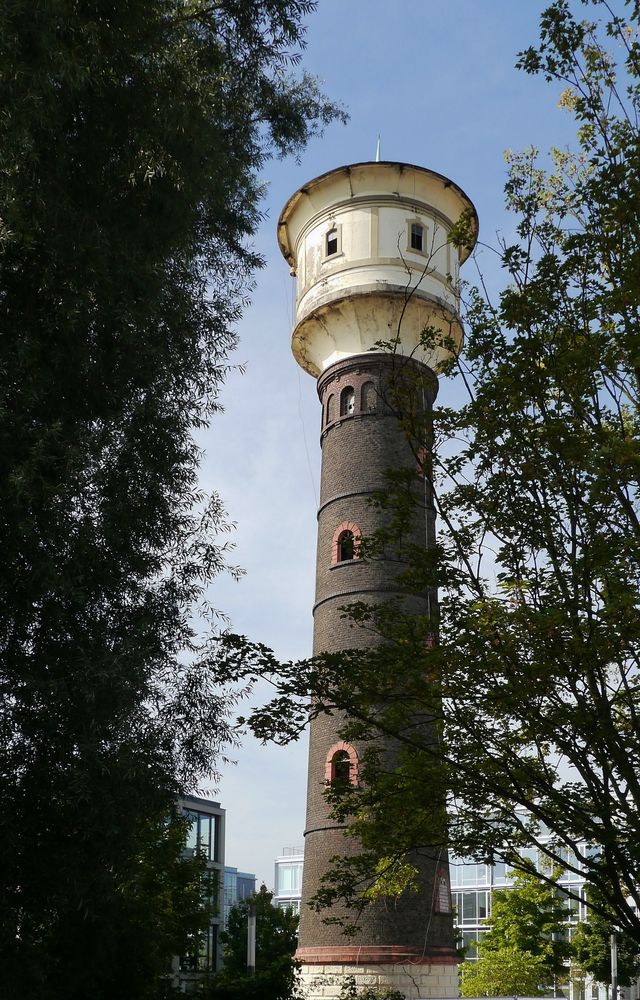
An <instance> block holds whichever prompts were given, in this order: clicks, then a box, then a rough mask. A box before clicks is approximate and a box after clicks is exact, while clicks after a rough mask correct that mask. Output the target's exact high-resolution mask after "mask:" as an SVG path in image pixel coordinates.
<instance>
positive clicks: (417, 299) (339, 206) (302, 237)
mask: <svg viewBox="0 0 640 1000" xmlns="http://www.w3.org/2000/svg"><path fill="white" fill-rule="evenodd" d="M463 212H466V213H467V215H468V218H469V224H470V230H471V241H470V242H471V244H472V245H473V244H474V243H475V240H476V238H477V232H478V220H477V215H476V210H475V208H474V206H473V204H472V203H471V201H470V200H469V198H467V196H466V194H465V193H464V191H462V190H461V189H460V188H459V187H458V186H457V185H456V184H454V183H453V181H450V180H448V179H447V178H446V177H443V176H442V174H437V173H435V172H434V171H432V170H426V169H425V168H424V167H416V166H412V165H411V164H407V163H391V162H385V161H382V162H369V163H354V164H352V165H350V166H344V167H338V168H337V169H336V170H331V171H329V172H328V173H326V174H321V176H320V177H316V178H315V179H314V180H312V181H310V182H309V183H308V184H306V185H305V186H304V187H302V188H300V190H299V191H297V192H296V193H295V194H294V195H293V196H292V197H291V198H290V199H289V201H288V202H287V204H286V205H285V207H284V208H283V210H282V213H281V215H280V219H279V222H278V242H279V244H280V249H281V250H282V253H283V254H284V256H285V258H286V259H287V261H288V262H289V264H290V265H291V270H292V274H295V275H296V276H297V279H298V291H297V298H296V319H295V323H294V329H293V335H292V349H293V353H294V355H295V358H296V360H297V362H298V364H300V365H301V366H302V367H303V368H304V369H305V371H307V372H309V373H310V374H311V375H314V376H318V375H320V374H321V372H323V371H324V369H325V368H327V367H328V366H329V365H330V364H333V362H335V361H339V360H341V359H342V358H347V357H349V356H351V355H354V354H364V353H366V352H368V351H372V350H374V351H375V350H385V348H384V347H381V346H376V345H379V343H380V342H390V341H396V338H397V344H396V347H395V350H397V351H399V352H400V353H402V354H404V355H411V356H414V357H417V358H418V359H419V360H421V361H423V362H424V363H425V364H428V365H429V367H431V368H433V369H434V370H437V369H438V368H439V366H440V364H441V363H442V361H443V360H444V358H445V357H446V356H447V354H448V353H449V352H448V350H447V348H446V347H445V346H436V347H431V346H428V347H425V346H424V345H423V343H422V342H421V341H422V334H423V331H424V330H425V328H427V327H428V328H435V329H436V330H438V331H439V332H440V333H441V335H442V337H443V338H444V339H450V340H451V341H452V342H453V343H454V344H456V345H457V344H459V343H460V341H461V340H462V327H461V325H460V321H459V318H458V290H457V289H458V269H459V265H460V264H462V263H463V262H464V261H465V260H466V258H467V257H468V256H469V253H470V252H471V249H472V245H471V246H469V247H468V248H464V249H460V250H458V249H457V248H456V247H454V246H453V245H452V244H450V243H449V242H448V236H449V232H450V230H451V227H452V226H453V225H454V224H455V223H456V222H457V221H458V219H459V218H460V216H461V215H462V213H463ZM436 339H439V338H436ZM387 350H388V348H387Z"/></svg>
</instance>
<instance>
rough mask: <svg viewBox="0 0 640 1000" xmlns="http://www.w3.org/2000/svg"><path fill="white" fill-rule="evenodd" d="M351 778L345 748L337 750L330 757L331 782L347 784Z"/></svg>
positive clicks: (349, 764)
mask: <svg viewBox="0 0 640 1000" xmlns="http://www.w3.org/2000/svg"><path fill="white" fill-rule="evenodd" d="M350 778H351V760H350V759H349V754H348V753H347V751H346V750H338V751H337V753H334V755H333V757H332V758H331V784H332V785H348V784H349V782H350Z"/></svg>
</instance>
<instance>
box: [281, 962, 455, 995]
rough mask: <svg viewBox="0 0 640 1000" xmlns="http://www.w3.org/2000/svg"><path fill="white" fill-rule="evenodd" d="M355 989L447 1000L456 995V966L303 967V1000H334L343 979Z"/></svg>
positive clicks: (408, 964) (406, 964)
mask: <svg viewBox="0 0 640 1000" xmlns="http://www.w3.org/2000/svg"><path fill="white" fill-rule="evenodd" d="M349 977H350V978H352V979H353V980H354V982H355V985H356V989H358V990H360V989H362V988H363V987H369V988H373V989H377V990H380V992H384V991H385V990H397V991H398V992H399V993H401V994H402V996H404V997H406V998H407V1000H432V998H441V1000H450V998H453V997H457V996H459V989H458V967H457V965H450V964H447V965H440V964H436V963H433V964H431V965H422V964H412V963H409V962H405V963H402V964H397V965H396V964H388V963H380V964H377V965H376V964H368V965H353V964H348V965H347V964H345V965H303V966H302V967H301V974H300V981H301V985H302V992H303V995H304V997H305V1000H331V998H337V997H339V996H340V993H341V991H342V989H343V988H344V985H345V980H346V979H347V978H349Z"/></svg>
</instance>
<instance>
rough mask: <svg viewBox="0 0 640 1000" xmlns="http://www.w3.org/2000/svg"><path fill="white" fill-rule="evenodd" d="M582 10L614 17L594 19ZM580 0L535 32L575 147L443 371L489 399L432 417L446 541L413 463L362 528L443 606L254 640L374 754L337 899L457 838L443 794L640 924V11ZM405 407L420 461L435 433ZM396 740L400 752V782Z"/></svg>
mask: <svg viewBox="0 0 640 1000" xmlns="http://www.w3.org/2000/svg"><path fill="white" fill-rule="evenodd" d="M587 7H588V8H595V9H596V10H597V11H598V13H599V14H600V15H601V19H600V21H581V20H579V19H578V15H577V14H576V13H574V9H575V10H576V11H578V12H580V11H582V10H583V9H584V8H587ZM573 8H574V9H572V5H570V3H569V2H568V0H557V2H554V3H552V4H551V5H550V6H549V7H547V9H546V10H545V11H544V12H543V14H542V17H541V33H540V43H539V45H538V46H537V47H531V48H529V49H527V51H526V52H524V53H522V54H521V56H520V60H519V65H520V66H521V68H522V69H524V70H525V71H526V72H531V73H542V74H544V75H545V77H546V78H547V79H548V80H550V81H554V82H560V83H561V85H562V87H563V88H564V90H563V95H562V99H561V103H562V105H563V106H564V108H565V109H566V110H567V111H568V112H569V113H570V114H572V115H573V117H574V118H575V120H576V124H577V129H578V131H577V143H578V149H577V152H576V153H575V154H570V153H568V152H564V151H558V150H553V151H552V153H551V157H550V165H549V166H548V168H547V169H544V168H543V166H542V165H541V164H540V162H539V158H538V156H537V154H536V152H535V151H534V150H529V151H528V152H526V153H524V154H522V155H511V156H510V166H509V175H508V180H507V185H506V195H507V204H508V207H509V208H510V209H511V210H512V211H513V212H514V213H515V215H516V221H517V230H516V233H517V235H516V238H515V239H514V241H513V242H512V243H509V244H507V243H502V244H501V245H500V246H499V247H498V248H497V250H498V256H499V260H500V263H501V264H502V267H503V268H504V270H505V271H506V273H507V276H508V284H507V285H506V287H505V288H504V289H503V291H502V292H501V294H500V295H499V296H498V297H497V298H494V297H493V296H491V297H490V296H489V294H488V292H487V286H486V285H484V286H483V287H481V288H480V289H479V290H478V289H476V290H473V289H471V290H468V291H467V292H466V323H467V338H466V347H465V351H464V354H463V355H462V356H456V354H455V351H454V352H453V355H452V360H451V365H450V368H449V371H448V374H449V375H450V376H451V377H452V378H455V379H457V380H458V382H459V383H460V384H461V385H462V386H464V387H465V389H466V391H467V393H468V401H467V402H466V403H465V404H464V405H462V406H461V407H460V408H458V409H447V408H443V407H441V408H440V409H439V410H437V411H436V412H435V413H434V419H433V429H434V431H435V434H436V438H437V441H436V453H435V454H436V457H435V460H434V464H433V469H432V470H431V469H430V468H429V467H428V466H427V467H425V469H424V472H425V475H426V477H427V478H428V479H430V483H431V487H432V492H433V497H434V502H435V504H436V507H437V511H438V514H439V523H440V538H439V544H438V545H437V546H436V547H435V548H434V549H432V550H431V551H429V552H427V553H426V554H424V553H422V552H420V551H417V550H415V551H412V550H410V549H409V548H408V547H407V545H406V543H405V542H403V537H402V532H401V530H400V531H397V530H396V529H397V526H398V520H400V521H401V518H400V519H399V518H398V517H397V516H396V517H394V516H393V515H394V511H398V510H400V511H401V510H402V506H401V503H402V498H406V496H407V494H408V493H409V492H410V491H408V490H407V489H406V488H404V489H403V483H404V484H405V487H406V482H407V477H409V476H411V475H415V470H409V469H407V470H400V471H396V472H395V474H394V475H390V477H389V488H388V490H387V491H386V493H385V495H384V496H381V497H380V500H379V502H380V503H381V504H383V505H386V508H387V509H388V510H389V513H390V528H389V531H387V532H386V536H385V534H384V533H382V537H380V538H377V539H373V540H366V539H365V546H366V548H365V554H368V557H369V558H384V557H385V554H386V552H388V551H389V547H390V546H393V553H394V556H395V558H396V560H397V562H399V563H404V569H403V573H402V576H401V577H400V582H401V584H404V586H405V587H406V588H407V590H410V591H411V592H416V591H417V592H418V593H425V592H427V591H429V590H432V589H433V588H436V587H437V588H439V592H440V595H441V603H440V607H439V609H438V610H436V609H435V608H432V612H431V618H427V617H426V615H425V617H424V618H423V619H420V618H415V617H414V618H412V619H410V618H408V617H407V616H406V615H403V614H402V609H401V608H399V607H398V608H393V607H382V608H371V607H366V606H357V607H348V608H346V609H345V614H347V615H349V616H350V617H351V619H352V621H353V623H354V625H360V626H362V627H366V628H368V629H377V630H378V632H379V633H380V634H381V636H382V637H383V638H384V639H385V640H386V644H384V645H382V646H380V647H379V648H378V649H374V650H367V651H366V653H364V654H363V653H358V652H347V653H346V654H344V655H342V656H340V657H324V658H321V659H320V660H316V661H314V662H311V663H308V664H306V665H302V664H299V665H295V666H291V665H283V666H279V665H278V664H276V663H274V661H273V660H272V659H271V660H270V657H269V655H268V653H265V651H264V650H260V649H256V650H255V651H254V654H255V655H254V669H256V670H265V671H269V670H271V671H273V672H275V673H276V674H277V673H278V672H279V676H280V680H281V692H282V696H281V698H280V699H279V700H277V701H276V702H275V703H274V705H272V706H270V707H267V709H266V710H265V711H264V712H258V713H257V714H256V715H255V716H254V726H255V729H256V732H258V733H259V734H260V735H264V736H268V735H270V734H274V733H275V734H276V735H277V736H278V738H284V739H288V738H294V737H295V736H296V734H297V732H298V731H299V729H300V728H301V727H302V726H304V724H305V723H306V718H307V715H308V710H307V706H308V697H309V693H312V695H313V699H314V700H313V702H312V706H311V711H312V712H317V713H321V712H325V711H334V710H335V708H336V706H337V707H338V708H339V709H341V710H343V711H344V712H346V714H347V716H348V719H349V720H350V721H348V722H347V724H346V725H345V731H344V733H343V736H344V738H345V739H347V740H349V739H350V738H354V739H359V740H360V741H361V742H362V741H364V742H365V743H367V744H368V746H369V747H370V750H369V751H368V755H365V756H367V758H368V759H366V760H365V761H364V762H363V765H362V768H361V775H362V777H363V784H364V785H365V787H364V789H362V790H358V791H354V792H353V793H351V792H349V793H348V794H346V795H344V796H342V797H341V800H340V801H339V802H336V804H335V808H336V812H337V814H338V815H340V816H342V817H345V816H349V817H351V823H352V829H353V830H354V832H355V833H356V834H357V835H358V836H359V837H360V839H361V842H362V844H363V855H362V857H361V858H360V859H359V860H357V861H344V860H342V861H339V862H338V863H337V865H336V872H335V877H334V879H333V882H328V883H327V884H326V886H325V889H324V890H323V892H322V893H321V894H320V897H319V899H318V901H319V903H330V902H331V900H332V899H334V898H336V896H343V897H344V898H346V899H347V900H351V901H353V902H356V903H357V902H358V900H360V901H361V900H362V889H363V887H365V886H368V885H369V884H370V877H369V876H370V873H371V872H375V868H376V864H377V863H378V862H379V860H380V858H381V857H388V855H389V844H391V843H393V845H394V848H395V852H396V860H398V859H399V860H402V858H403V857H404V856H405V855H406V854H408V853H409V852H410V851H411V850H415V849H417V848H419V847H420V845H425V844H427V843H429V844H431V845H433V846H436V847H437V846H438V845H440V846H444V842H445V833H444V830H442V829H441V828H440V827H439V825H436V826H434V825H433V818H434V817H433V810H432V809H431V808H430V805H429V802H432V801H433V800H434V799H435V800H436V801H437V800H438V798H439V796H444V795H445V794H446V795H448V798H449V804H450V809H449V833H448V842H449V844H450V845H452V846H453V848H454V849H455V851H456V853H457V854H458V855H460V856H462V857H468V856H470V857H478V858H483V859H484V858H492V857H495V858H499V859H500V858H501V859H503V860H506V861H507V862H508V863H509V864H511V865H513V866H515V867H518V858H519V857H520V855H521V853H522V849H523V848H533V847H536V846H537V841H538V837H539V832H540V829H541V824H544V825H545V826H546V827H547V828H548V830H549V831H550V833H551V837H550V839H549V840H546V839H545V840H544V842H543V843H542V844H541V845H540V850H541V852H542V853H543V855H546V856H547V858H548V859H549V861H550V863H551V864H558V865H560V866H561V867H563V868H564V867H566V868H568V869H569V870H571V871H573V872H576V873H578V872H579V873H581V874H583V875H584V877H585V878H586V880H587V882H588V883H589V884H590V885H592V886H593V887H595V888H596V889H597V890H598V893H599V899H598V900H597V901H595V900H594V903H593V907H594V909H596V910H599V911H601V912H603V907H606V908H607V913H608V914H609V915H610V916H611V917H612V918H613V919H615V921H616V923H617V924H618V926H620V927H621V928H623V929H625V930H626V931H628V932H629V934H631V935H632V936H633V938H634V939H635V940H636V941H640V917H639V915H638V914H639V911H638V909H637V907H638V904H639V903H640V891H639V886H640V850H639V847H638V838H637V834H636V831H637V829H638V826H639V824H640V784H639V782H638V768H637V761H638V759H639V758H640V743H639V739H640V726H639V724H638V722H639V709H640V700H639V699H640V694H639V692H640V687H639V684H638V681H639V676H640V675H639V670H638V668H639V664H640V614H639V613H638V612H639V608H638V601H639V594H640V588H639V583H640V516H639V515H640V509H639V504H638V499H639V498H638V479H639V475H640V434H639V429H640V413H639V409H638V390H639V384H638V382H639V375H640V369H639V367H638V358H639V356H640V355H639V352H638V330H639V329H640V322H639V321H640V281H639V278H638V276H639V274H640V269H639V268H640V246H639V244H638V235H637V234H638V232H639V231H640V225H639V223H640V219H639V212H640V198H639V197H638V176H639V175H640V170H639V168H640V132H639V130H638V123H637V113H638V106H639V103H640V44H639V42H638V37H637V29H638V20H639V17H640V5H639V4H638V3H637V2H629V3H624V4H623V3H618V4H612V3H610V2H605V0H588V2H587V0H585V2H584V3H583V4H578V3H577V2H576V3H575V4H573ZM608 45H611V46H614V47H615V52H616V55H619V57H620V65H619V66H617V65H616V60H615V58H614V56H613V55H611V54H610V53H609V52H608V50H607V46H608ZM468 222H469V220H467V219H465V218H461V219H460V220H459V222H458V224H457V226H456V227H455V231H454V233H453V234H452V239H453V240H454V241H456V242H460V243H463V242H465V241H466V240H468V238H469V225H468ZM432 337H433V331H430V330H427V331H425V338H424V340H425V346H427V347H428V346H429V343H430V341H431V339H432ZM449 346H450V347H451V348H453V346H454V345H449ZM389 349H390V350H392V349H393V344H391V345H389ZM397 365H398V369H399V371H401V370H402V359H401V358H400V357H398V358H397ZM398 411H399V412H402V419H403V420H404V421H405V427H406V433H407V436H408V437H409V440H410V441H411V442H412V446H413V448H414V452H415V454H416V456H418V455H419V454H420V446H421V445H423V444H424V442H427V441H429V440H430V435H431V432H432V429H431V427H430V426H425V425H424V423H422V424H421V422H420V415H419V414H418V413H415V412H414V413H411V412H410V410H408V409H407V408H406V407H404V408H403V407H402V406H400V407H398ZM399 498H400V500H399ZM400 527H401V525H400ZM394 531H395V532H396V534H395V537H394V534H393V532H394ZM436 635H437V636H438V638H437V640H436V639H435V636H436ZM237 648H238V650H239V649H241V648H242V647H241V645H240V646H238V647H237ZM243 652H246V650H244V651H243ZM229 661H230V663H234V662H236V652H235V650H234V649H232V650H231V652H230V654H229ZM274 710H275V712H276V713H279V714H278V719H277V721H275V722H274V719H273V712H274ZM432 720H435V722H436V726H435V735H431V734H432V733H434V729H430V728H429V726H428V723H429V722H431V721H432ZM425 722H426V723H427V725H423V724H422V723H425ZM378 733H384V734H385V735H387V736H394V737H395V738H396V739H397V740H398V743H399V745H400V746H401V747H402V748H403V749H402V752H401V753H400V755H399V758H398V761H397V766H396V767H395V768H394V773H393V774H390V773H389V772H388V769H386V770H385V766H384V763H385V762H384V760H383V759H381V758H380V755H379V754H377V751H376V735H377V734H378ZM425 734H427V735H426V736H425ZM427 790H428V795H429V800H428V801H427V798H426V794H425V793H426V791H427ZM396 803H397V804H398V807H396ZM400 803H401V807H400ZM409 803H410V805H409ZM391 827H393V835H392V836H391V835H390V834H391V829H390V828H391ZM393 861H394V859H393V858H391V859H390V863H393ZM367 873H369V874H367ZM541 877H542V878H545V877H546V878H550V876H545V874H544V873H542V874H541ZM603 915H606V914H604V912H603Z"/></svg>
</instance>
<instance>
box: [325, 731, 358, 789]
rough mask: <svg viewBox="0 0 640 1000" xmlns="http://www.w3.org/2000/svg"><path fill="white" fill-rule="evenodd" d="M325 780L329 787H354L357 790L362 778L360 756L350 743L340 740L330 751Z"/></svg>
mask: <svg viewBox="0 0 640 1000" xmlns="http://www.w3.org/2000/svg"><path fill="white" fill-rule="evenodd" d="M324 779H325V781H326V783H327V784H328V785H342V786H343V787H345V786H347V785H352V786H353V787H354V788H357V786H358V783H359V780H360V776H359V772H358V754H357V753H356V750H355V747H352V746H351V744H350V743H345V742H344V741H343V740H340V742H339V743H334V745H333V746H332V747H331V749H330V750H329V752H328V754H327V757H326V760H325V765H324Z"/></svg>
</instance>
